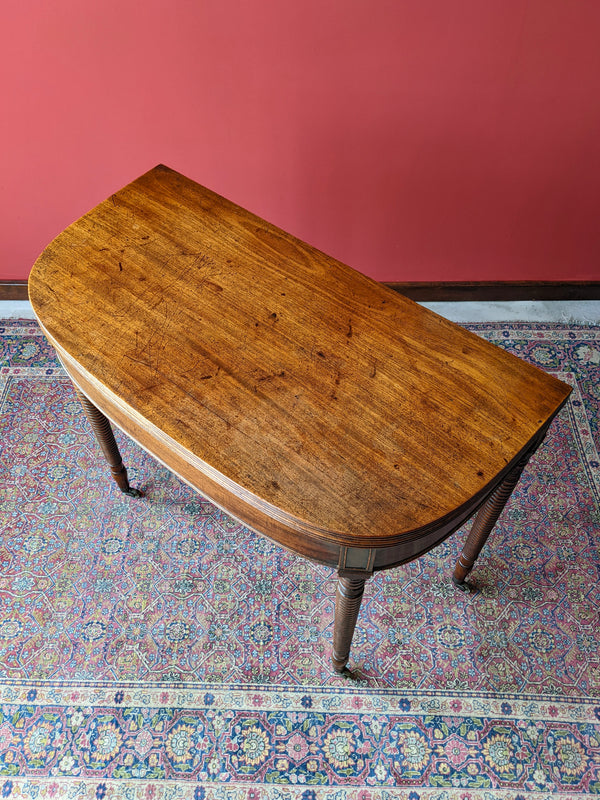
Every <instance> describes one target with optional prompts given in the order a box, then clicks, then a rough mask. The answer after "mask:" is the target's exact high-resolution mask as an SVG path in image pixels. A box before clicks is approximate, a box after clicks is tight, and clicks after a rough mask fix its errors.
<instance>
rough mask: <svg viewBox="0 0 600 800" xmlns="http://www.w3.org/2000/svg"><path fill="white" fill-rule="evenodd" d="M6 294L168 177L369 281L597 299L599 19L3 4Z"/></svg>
mask: <svg viewBox="0 0 600 800" xmlns="http://www.w3.org/2000/svg"><path fill="white" fill-rule="evenodd" d="M0 37H1V38H2V40H3V41H2V43H1V45H0V63H1V68H2V74H3V76H4V77H3V78H2V94H3V100H2V120H1V121H0V143H1V148H0V152H1V154H2V155H1V158H2V162H3V163H2V169H1V174H0V185H1V194H0V203H1V208H0V226H1V230H0V247H1V254H0V278H5V279H6V278H25V277H26V276H27V274H28V272H29V269H30V267H31V264H32V263H33V261H34V260H35V258H36V257H37V255H38V254H39V252H40V251H41V249H42V248H43V247H44V246H45V245H46V244H47V243H48V242H49V241H50V239H51V238H52V237H53V236H55V235H56V234H57V233H59V232H60V231H61V230H62V229H63V228H64V227H65V226H66V225H68V224H69V223H70V222H71V221H73V220H74V219H75V218H77V217H78V216H79V215H81V214H82V213H84V212H85V211H87V210H88V209H89V208H91V207H92V206H93V205H95V204H96V203H97V202H99V201H100V200H102V199H104V198H105V197H106V196H107V195H109V194H110V193H111V192H112V191H113V190H115V189H116V188H118V187H120V186H121V185H122V184H124V183H125V182H127V181H129V180H131V179H133V178H134V177H136V176H137V175H138V174H140V173H141V172H143V171H145V170H146V169H149V168H150V167H152V166H154V165H155V164H157V163H159V162H163V163H165V164H168V165H169V166H172V167H173V168H175V169H178V170H180V171H181V172H184V173H186V174H188V175H189V176H190V177H192V178H194V179H196V180H198V181H199V182H201V183H204V184H205V185H207V186H209V187H211V188H213V189H215V190H216V191H218V192H220V193H221V194H224V195H225V196H227V197H229V198H230V199H232V200H234V201H236V202H238V203H240V204H241V205H244V206H246V207H247V208H250V209H251V210H253V211H256V212H257V213H259V214H261V215H262V216H264V217H266V218H267V219H269V220H270V221H272V222H275V223H276V224H279V225H281V226H282V227H284V228H286V229H287V230H289V231H291V232H292V233H295V234H297V235H298V236H300V237H301V238H304V239H306V240H307V241H309V242H310V243H311V244H314V245H316V246H318V247H320V248H321V249H323V250H325V251H327V252H328V253H331V254H332V255H334V256H336V257H338V258H340V259H341V260H343V261H345V262H346V263H349V264H351V265H352V266H354V267H357V268H358V269H361V270H362V271H364V272H367V273H368V274H370V275H372V276H373V277H376V278H378V279H380V280H397V281H403V280H477V279H479V280H501V279H502V280H561V279H580V280H584V279H598V278H599V265H600V226H599V225H598V216H599V211H600V45H599V41H600V3H599V2H598V0H456V1H455V2H448V0H336V1H335V2H333V1H332V0H303V2H282V0H245V1H242V0H237V2H234V1H233V0H145V1H144V2H141V1H140V0H102V2H87V1H85V2H82V0H54V1H53V2H52V3H49V2H47V0H4V2H3V20H2V26H1V30H0Z"/></svg>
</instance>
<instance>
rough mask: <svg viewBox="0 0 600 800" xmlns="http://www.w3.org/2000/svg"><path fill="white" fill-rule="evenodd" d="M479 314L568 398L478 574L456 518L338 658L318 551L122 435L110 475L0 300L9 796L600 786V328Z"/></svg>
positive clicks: (373, 591)
mask: <svg viewBox="0 0 600 800" xmlns="http://www.w3.org/2000/svg"><path fill="white" fill-rule="evenodd" d="M468 327H470V328H471V329H472V330H474V331H475V332H476V333H478V334H479V335H481V336H484V337H485V338H487V339H489V340H491V341H493V342H495V343H497V344H499V345H500V346H502V347H504V348H506V349H507V350H509V351H511V352H513V353H515V354H516V355H518V356H521V357H522V358H525V359H527V360H529V361H531V362H532V363H534V364H536V365H537V366H540V367H542V368H543V369H545V370H547V371H549V372H552V373H553V374H555V375H557V376H558V377H560V378H561V379H562V380H565V381H567V382H568V383H569V384H570V385H571V386H572V387H573V390H574V391H573V395H572V397H571V400H570V402H569V404H568V406H567V407H566V408H565V409H563V411H562V412H561V414H560V416H559V418H557V420H555V422H554V423H553V425H552V428H551V430H550V432H549V434H548V436H547V439H546V441H545V443H544V445H543V446H542V447H541V448H540V450H539V451H538V453H537V454H536V456H535V457H534V458H533V459H532V461H531V462H530V464H529V466H528V468H527V470H526V472H525V473H524V475H523V478H522V480H521V483H520V485H519V487H518V488H517V490H516V492H515V495H514V496H513V499H512V501H511V502H510V504H509V506H508V507H507V509H506V510H505V512H504V515H503V516H502V517H501V519H500V521H499V523H498V525H497V527H496V529H495V531H494V532H493V534H492V536H491V537H490V540H489V542H488V544H487V546H486V547H485V548H484V551H483V553H482V555H481V557H480V559H479V561H478V563H477V565H476V567H475V569H474V571H473V574H472V583H473V587H472V591H471V592H470V593H468V594H462V593H460V592H457V591H456V590H455V589H454V588H453V587H452V584H451V582H450V575H451V571H452V566H453V562H454V560H455V559H456V557H457V555H458V553H459V552H460V548H461V546H462V542H463V541H464V537H465V535H466V532H467V529H466V528H465V529H463V530H461V531H459V532H457V533H456V534H454V536H452V537H451V538H450V539H449V540H447V541H446V542H445V543H444V544H443V545H441V546H440V547H438V548H437V549H435V550H434V551H433V552H432V553H430V554H428V555H427V556H424V557H423V558H421V559H419V560H417V561H414V562H412V563H411V564H408V565H405V566H403V567H399V568H397V569H395V570H391V571H388V572H384V573H378V574H377V575H376V576H374V578H373V579H372V580H371V581H370V582H369V583H368V584H367V589H366V592H365V597H364V600H363V606H362V609H361V613H360V617H359V621H358V625H357V630H356V635H355V639H354V643H353V649H352V655H351V659H352V660H351V664H350V666H351V669H352V675H351V677H349V678H344V677H340V676H338V675H336V674H335V673H333V672H332V670H331V668H330V666H329V658H330V646H331V635H332V624H333V601H334V596H335V574H334V573H333V571H332V570H330V569H328V568H326V567H323V566H320V565H315V564H312V563H310V562H308V561H306V560H304V559H302V558H300V557H296V556H294V555H292V554H290V553H288V552H287V551H285V550H283V549H282V548H280V547H278V546H277V545H275V544H272V543H271V542H269V541H268V540H266V539H264V538H262V537H260V536H258V535H256V534H254V533H252V532H251V531H249V530H248V529H246V528H245V527H243V526H242V525H240V524H239V523H238V522H236V521H235V520H233V519H231V518H230V517H228V516H227V515H225V514H224V513H223V512H222V511H220V510H218V509H217V508H215V507H214V506H213V505H211V504H210V503H209V502H208V501H207V500H205V499H204V498H202V497H201V496H199V495H198V494H196V493H195V492H194V491H193V490H192V489H190V488H189V487H187V486H186V485H184V484H183V483H182V482H181V481H179V480H178V479H177V478H176V477H175V476H173V475H172V474H171V473H169V472H168V471H167V470H166V469H165V468H164V467H162V466H161V465H160V464H158V463H157V462H156V461H154V460H153V459H152V458H151V457H150V456H148V455H147V454H145V453H144V452H143V451H142V450H140V448H139V447H138V446H137V445H136V444H135V443H134V442H131V441H129V440H128V439H127V438H126V437H124V436H122V435H120V434H118V440H119V444H120V447H121V452H122V455H123V458H124V461H125V463H126V465H127V467H128V470H129V475H130V479H131V483H132V484H133V485H134V486H137V487H139V488H142V489H143V490H144V493H145V497H143V498H139V499H132V498H128V497H125V496H123V495H121V494H120V493H119V492H118V490H117V489H116V487H115V486H114V485H113V483H112V480H111V478H110V476H109V474H108V470H107V469H106V467H105V464H104V462H103V460H102V456H101V454H100V452H99V449H98V448H97V445H96V443H95V440H94V439H93V436H92V433H91V430H90V428H89V427H88V424H87V422H86V420H85V419H84V417H83V415H82V413H81V411H80V407H79V405H78V403H77V400H76V399H75V396H74V394H73V391H72V388H71V385H70V383H69V381H68V379H67V377H66V375H65V374H64V372H63V371H62V369H61V368H60V365H59V364H58V362H57V361H56V359H55V357H54V354H53V352H52V351H51V349H50V348H49V346H48V345H47V343H46V341H45V339H44V337H43V336H42V334H41V332H40V330H39V328H38V327H37V326H36V324H35V323H33V322H32V321H30V320H5V321H2V320H0V412H1V414H0V798H6V797H10V798H48V797H57V798H62V797H65V798H81V799H82V800H83V799H84V798H85V800H87V799H88V798H90V799H91V798H94V800H103V799H106V800H112V799H114V798H123V799H125V798H130V799H131V800H142V799H143V800H146V799H148V800H150V798H156V800H160V799H162V798H173V800H175V799H176V798H177V799H181V800H203V799H204V798H206V799H207V800H209V799H210V800H213V799H214V800H217V799H219V800H221V799H222V800H251V799H253V798H266V799H267V800H274V799H275V798H281V800H284V799H285V800H288V799H289V800H320V799H321V798H327V800H383V799H384V798H402V799H403V800H434V798H435V800H542V798H544V799H545V798H548V799H550V798H563V800H566V798H575V797H577V798H581V797H587V796H589V797H596V796H598V795H600V459H599V456H598V442H599V431H598V426H599V418H600V415H599V413H598V411H599V408H600V328H598V327H593V326H589V327H588V326H565V325H554V324H553V325H549V324H548V325H544V324H536V325H534V326H533V327H532V326H531V325H525V324H521V323H511V324H499V323H498V324H477V325H471V326H468Z"/></svg>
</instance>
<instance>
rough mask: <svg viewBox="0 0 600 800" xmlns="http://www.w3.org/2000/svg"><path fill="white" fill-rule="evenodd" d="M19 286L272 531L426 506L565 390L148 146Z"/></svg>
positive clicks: (143, 419)
mask: <svg viewBox="0 0 600 800" xmlns="http://www.w3.org/2000/svg"><path fill="white" fill-rule="evenodd" d="M30 298H31V302H32V304H33V308H34V310H35V313H36V315H37V317H38V320H39V321H40V324H41V325H42V327H43V329H44V331H45V333H46V335H47V336H48V338H49V339H50V341H51V342H52V344H53V345H54V346H55V348H56V349H57V352H58V354H59V356H60V357H61V359H62V361H63V363H64V364H65V366H66V367H67V369H68V371H69V374H70V375H71V377H73V379H74V380H75V382H76V383H78V384H79V385H80V387H81V388H83V389H84V391H85V392H86V393H87V394H88V396H90V397H91V398H92V399H93V401H94V402H95V403H96V404H97V405H98V407H99V408H100V409H101V410H102V411H103V412H104V413H105V414H106V415H107V416H108V417H109V418H111V419H113V421H115V422H116V423H117V424H118V425H120V427H122V428H124V429H125V430H126V431H127V432H128V433H129V434H130V435H132V436H133V438H135V439H136V440H138V441H139V442H140V443H141V444H142V445H143V446H145V447H147V448H148V449H149V450H150V451H151V452H153V453H154V454H155V455H156V456H157V457H158V458H159V459H161V460H162V461H163V462H164V463H166V464H167V465H168V466H170V467H171V468H172V469H174V471H175V472H177V473H178V474H180V475H181V476H182V477H183V478H184V479H185V480H187V481H188V482H190V483H192V485H194V486H196V488H198V489H199V490H200V491H202V492H203V493H205V494H206V495H207V496H208V497H211V498H212V499H213V500H215V502H217V503H218V504H220V505H222V506H224V507H226V508H227V509H228V510H231V512H232V513H233V514H234V515H237V516H238V517H239V518H241V519H243V520H244V521H246V522H247V523H248V524H250V525H256V526H257V527H258V528H262V530H263V532H264V533H267V534H268V535H271V536H272V537H273V538H276V539H277V540H279V541H281V542H282V543H283V544H286V543H287V540H286V537H287V535H288V533H289V532H293V533H294V536H296V537H297V536H307V537H309V538H311V539H312V540H314V541H317V542H319V541H320V542H324V543H326V542H330V541H335V542H336V543H338V544H344V545H347V546H353V547H388V546H390V545H393V544H394V543H398V542H399V541H401V540H402V539H403V538H406V537H409V538H411V537H416V536H418V535H420V534H421V533H423V532H425V531H428V530H431V529H432V528H434V527H436V526H439V525H440V524H442V523H443V521H444V519H447V518H449V517H451V516H452V515H456V511H457V509H460V508H462V507H466V506H467V505H468V504H469V503H472V502H473V499H474V498H475V499H476V498H478V497H482V498H483V497H484V496H485V495H486V494H489V491H490V486H491V485H492V484H494V483H497V482H498V481H499V479H500V477H501V476H502V475H505V474H506V473H507V471H508V470H509V468H510V465H514V463H515V461H516V459H517V458H518V457H519V454H520V453H522V452H523V451H524V449H525V448H526V447H527V445H528V443H529V442H530V441H531V440H532V438H533V437H534V436H535V435H536V434H537V433H539V431H540V430H541V429H543V428H544V426H545V425H547V424H548V422H549V421H550V420H551V419H552V417H553V416H554V415H555V413H556V412H557V410H558V409H559V408H560V407H561V405H562V404H563V403H564V402H565V400H566V398H567V396H568V394H569V392H570V389H569V387H568V386H567V385H566V384H564V383H562V382H561V381H559V380H557V379H555V378H554V377H552V376H550V375H548V374H546V373H544V372H542V371H540V370H538V369H536V368H535V367H533V366H531V365H529V364H527V363H525V362H524V361H522V360H520V359H517V358H515V357H514V356H512V355H510V354H508V353H506V352H505V351H503V350H501V349H500V348H498V347H496V346H494V345H492V344H489V343H487V342H486V341H484V340H483V339H481V338H479V337H478V336H476V335H474V334H473V333H470V332H468V331H466V330H464V329H463V328H461V327H459V326H458V325H455V324H453V323H451V322H448V321H447V320H445V319H443V318H441V317H439V316H437V315H436V314H434V313H432V312H430V311H428V310H426V309H424V308H422V307H420V306H418V305H416V304H415V303H413V302H412V301H410V300H408V299H406V298H404V297H402V296H401V295H399V294H397V293H395V292H393V291H392V290H390V289H387V288H385V287H383V286H381V285H380V284H378V283H376V282H375V281H373V280H371V279H369V278H367V277H365V276H363V275H361V274H359V273H358V272H355V271H354V270H352V269H350V268H349V267H347V266H345V265H343V264H341V263H340V262H338V261H336V260H335V259H333V258H330V257H328V256H326V255H324V254H323V253H321V252H319V251H318V250H316V249H315V248H313V247H311V246H309V245H307V244H305V243H303V242H301V241H299V240H298V239H296V238H294V237H293V236H291V235H289V234H287V233H285V232H284V231H282V230H280V229H278V228H276V227H274V226H273V225H271V224H269V223H267V222H265V221H264V220H262V219H260V218H259V217H257V216H255V215H253V214H251V213H249V212H247V211H245V210H243V209H242V208H240V207H238V206H236V205H234V204H233V203H231V202H229V201H227V200H225V199H223V198H222V197H220V196H218V195H216V194H214V193H213V192H211V191H209V190H208V189H205V188H203V187H201V186H199V185H198V184H197V183H194V182H193V181H191V180H189V179H187V178H185V177H183V176H182V175H180V174H178V173H176V172H174V171H172V170H170V169H168V168H166V167H163V166H159V167H156V168H155V169H153V170H151V171H150V172H148V173H146V174H145V175H143V176H142V177H140V178H139V179H138V180H136V181H134V182H133V183H131V184H129V185H128V186H126V187H125V188H124V189H122V190H120V191H118V192H117V193H116V194H114V195H112V197H110V198H109V199H108V200H106V201H105V202H103V203H101V204H100V205H99V206H97V207H96V208H95V209H93V210H92V211H91V212H90V213H89V214H86V215H85V216H84V217H82V218H81V219H80V220H78V221H77V222H75V223H73V224H72V225H71V226H70V227H69V228H67V229H66V230H65V231H64V232H63V233H61V234H60V235H59V236H58V237H57V238H56V239H55V240H54V241H53V242H52V243H51V244H50V245H49V246H48V247H47V249H46V250H45V251H44V252H43V254H42V255H41V256H40V258H39V259H38V261H37V262H36V264H35V267H34V269H33V272H32V275H31V278H30ZM228 498H230V499H231V498H235V502H229V500H228Z"/></svg>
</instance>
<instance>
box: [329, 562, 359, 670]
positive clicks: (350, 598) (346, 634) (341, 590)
mask: <svg viewBox="0 0 600 800" xmlns="http://www.w3.org/2000/svg"><path fill="white" fill-rule="evenodd" d="M364 589H365V578H343V577H342V576H341V575H340V576H338V583H337V591H336V596H335V619H334V623H333V654H332V656H331V660H332V661H333V666H334V668H335V669H336V670H337V671H338V672H343V671H344V668H345V666H346V664H347V663H348V658H349V656H350V645H351V644H352V636H353V635H354V628H355V627H356V620H357V618H358V612H359V610H360V602H361V600H362V596H363V592H364Z"/></svg>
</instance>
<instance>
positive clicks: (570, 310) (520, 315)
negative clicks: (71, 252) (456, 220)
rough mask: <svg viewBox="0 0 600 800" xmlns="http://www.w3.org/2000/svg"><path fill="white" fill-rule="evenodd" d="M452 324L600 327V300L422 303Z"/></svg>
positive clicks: (19, 308)
mask: <svg viewBox="0 0 600 800" xmlns="http://www.w3.org/2000/svg"><path fill="white" fill-rule="evenodd" d="M422 305H424V306H426V307H427V308H430V309H431V310H432V311H435V312H436V313H437V314H441V316H442V317H446V318H447V319H450V320H452V321H453V322H517V321H522V322H565V323H582V324H584V325H590V324H600V300H582V301H571V300H568V301H550V302H538V301H519V302H512V303H500V302H495V303H423V304H422ZM18 317H20V318H23V319H33V318H34V314H33V309H32V308H31V305H30V304H29V303H28V302H27V301H25V300H15V301H1V302H0V319H6V318H12V319H14V318H18Z"/></svg>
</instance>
